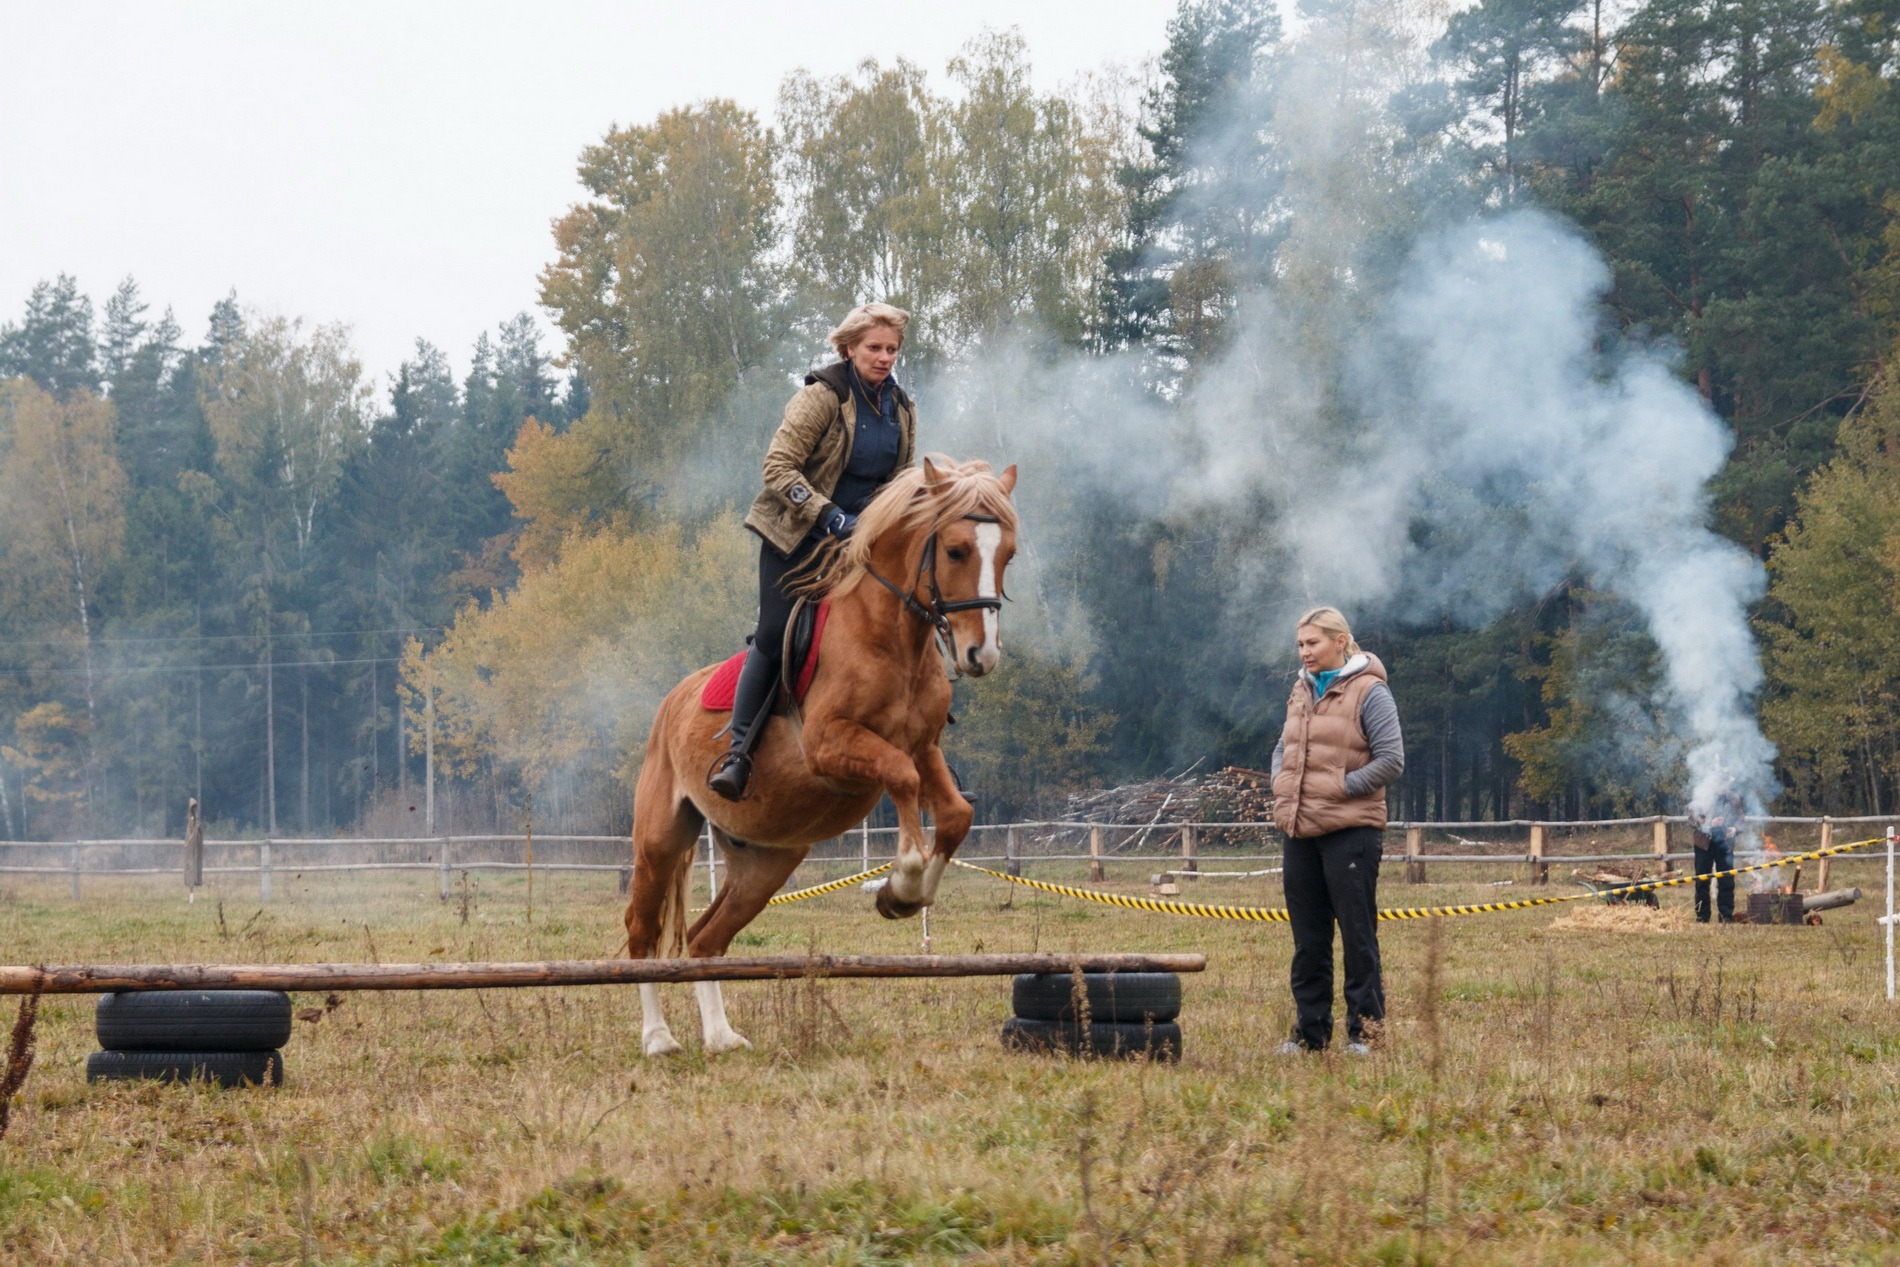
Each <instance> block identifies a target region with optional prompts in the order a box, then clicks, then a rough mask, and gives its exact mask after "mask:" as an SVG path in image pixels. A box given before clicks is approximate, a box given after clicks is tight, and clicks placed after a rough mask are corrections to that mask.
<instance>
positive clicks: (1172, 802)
mask: <svg viewBox="0 0 1900 1267" xmlns="http://www.w3.org/2000/svg"><path fill="white" fill-rule="evenodd" d="M1063 815H1064V817H1065V818H1067V819H1068V820H1069V821H1071V822H1087V823H1121V824H1127V825H1148V824H1156V825H1166V824H1179V823H1264V822H1269V821H1271V820H1272V818H1273V777H1272V776H1271V775H1269V774H1268V773H1267V772H1266V771H1264V770H1250V769H1248V768H1247V767H1245V766H1237V765H1230V766H1227V767H1225V768H1223V769H1221V770H1217V771H1215V772H1214V773H1212V774H1197V773H1195V771H1194V768H1193V767H1192V766H1190V767H1189V768H1188V769H1187V770H1185V771H1183V772H1182V773H1180V774H1176V775H1164V776H1162V777H1161V778H1157V779H1144V780H1143V781H1141V782H1139V783H1125V784H1123V785H1121V786H1120V787H1111V788H1105V789H1103V790H1101V791H1099V792H1088V793H1080V794H1077V795H1074V796H1071V797H1070V798H1069V801H1068V804H1067V806H1066V807H1065V808H1064V810H1063Z"/></svg>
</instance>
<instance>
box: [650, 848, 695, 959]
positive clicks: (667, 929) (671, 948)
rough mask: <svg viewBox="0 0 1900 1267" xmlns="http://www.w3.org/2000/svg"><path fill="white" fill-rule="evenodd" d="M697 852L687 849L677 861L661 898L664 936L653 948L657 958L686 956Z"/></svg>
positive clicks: (662, 932) (661, 927)
mask: <svg viewBox="0 0 1900 1267" xmlns="http://www.w3.org/2000/svg"><path fill="white" fill-rule="evenodd" d="M692 882H693V853H692V850H690V849H689V850H687V851H686V852H685V853H684V854H682V855H680V857H679V859H678V860H677V861H676V862H675V863H674V864H673V878H672V879H671V880H669V881H667V883H666V893H665V896H663V897H662V898H661V899H660V940H659V942H658V944H656V945H655V946H654V948H653V957H654V958H656V959H684V958H685V957H686V925H687V923H688V920H687V915H688V914H689V911H690V906H691V902H692V892H691V890H692Z"/></svg>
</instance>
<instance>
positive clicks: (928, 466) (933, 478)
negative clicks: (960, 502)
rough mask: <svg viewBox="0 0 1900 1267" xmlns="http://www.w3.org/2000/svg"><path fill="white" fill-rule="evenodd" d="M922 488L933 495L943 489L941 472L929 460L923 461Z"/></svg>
mask: <svg viewBox="0 0 1900 1267" xmlns="http://www.w3.org/2000/svg"><path fill="white" fill-rule="evenodd" d="M924 487H925V488H927V489H929V490H930V491H931V492H933V493H934V492H936V491H937V490H938V489H939V488H941V487H943V472H942V471H939V470H938V469H937V464H936V463H934V462H932V461H931V460H930V459H929V458H925V459H924Z"/></svg>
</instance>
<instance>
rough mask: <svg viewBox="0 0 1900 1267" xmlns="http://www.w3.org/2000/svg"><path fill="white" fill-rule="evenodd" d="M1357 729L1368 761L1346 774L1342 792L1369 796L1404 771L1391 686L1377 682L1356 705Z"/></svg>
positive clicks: (1395, 705) (1403, 753) (1396, 710)
mask: <svg viewBox="0 0 1900 1267" xmlns="http://www.w3.org/2000/svg"><path fill="white" fill-rule="evenodd" d="M1359 728H1360V729H1361V730H1363V731H1365V733H1366V742H1367V744H1369V745H1370V746H1371V748H1372V760H1371V762H1370V763H1368V764H1366V765H1363V766H1360V767H1359V768H1358V769H1357V770H1349V771H1347V773H1346V795H1348V796H1370V795H1371V794H1372V793H1374V792H1376V791H1378V790H1379V789H1380V788H1382V787H1386V786H1388V785H1389V784H1391V783H1392V782H1393V781H1394V780H1395V779H1397V778H1398V777H1399V776H1400V775H1401V774H1403V773H1405V736H1404V735H1402V734H1400V733H1399V705H1398V701H1397V700H1394V699H1393V698H1392V691H1391V688H1389V687H1388V686H1386V684H1385V683H1384V682H1378V683H1375V684H1374V685H1373V688H1372V689H1371V690H1369V691H1367V692H1366V699H1365V702H1364V703H1363V704H1361V705H1360V706H1359Z"/></svg>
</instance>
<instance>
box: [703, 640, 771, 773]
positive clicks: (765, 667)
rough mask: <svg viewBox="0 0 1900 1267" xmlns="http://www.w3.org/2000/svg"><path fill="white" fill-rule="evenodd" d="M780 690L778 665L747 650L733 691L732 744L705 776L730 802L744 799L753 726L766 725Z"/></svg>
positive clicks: (765, 656) (754, 650) (750, 766)
mask: <svg viewBox="0 0 1900 1267" xmlns="http://www.w3.org/2000/svg"><path fill="white" fill-rule="evenodd" d="M777 689H778V665H777V664H775V663H774V662H773V661H772V659H771V657H769V656H767V655H766V654H765V653H764V652H762V651H760V650H759V649H758V647H756V646H754V647H753V648H752V649H751V650H749V651H747V652H746V657H745V667H744V668H742V669H740V670H739V683H738V685H737V686H735V687H734V688H733V692H732V734H731V743H730V746H729V748H728V750H727V752H726V755H725V756H724V757H722V758H720V761H719V764H718V765H717V766H716V767H715V768H714V770H713V772H712V774H711V775H709V776H708V777H707V779H706V786H707V787H709V788H711V789H712V790H713V791H715V792H717V793H719V795H721V796H723V797H725V798H726V799H727V800H729V801H738V800H743V799H744V798H745V790H746V785H747V784H748V783H750V782H751V781H752V757H751V756H750V753H751V751H752V744H751V743H749V742H748V740H750V739H751V737H752V731H753V729H754V727H757V726H763V725H764V724H765V722H766V719H767V717H768V716H769V714H770V713H771V709H772V696H773V694H774V692H776V691H777Z"/></svg>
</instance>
